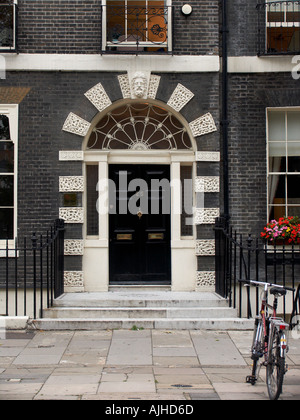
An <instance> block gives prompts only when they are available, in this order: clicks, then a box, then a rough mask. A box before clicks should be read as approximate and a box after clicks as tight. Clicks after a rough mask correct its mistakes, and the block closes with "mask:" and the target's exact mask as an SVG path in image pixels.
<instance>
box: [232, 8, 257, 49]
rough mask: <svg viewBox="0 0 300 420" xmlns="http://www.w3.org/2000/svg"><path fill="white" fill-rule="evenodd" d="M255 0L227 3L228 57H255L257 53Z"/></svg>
mask: <svg viewBox="0 0 300 420" xmlns="http://www.w3.org/2000/svg"><path fill="white" fill-rule="evenodd" d="M257 3H259V1H258V0H257V1H256V0H250V1H249V0H229V1H227V11H228V14H227V20H228V30H229V32H228V55H229V56H238V55H256V54H257V51H258V16H257V10H256V4H257Z"/></svg>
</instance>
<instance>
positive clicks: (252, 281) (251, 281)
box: [239, 280, 295, 292]
mask: <svg viewBox="0 0 300 420" xmlns="http://www.w3.org/2000/svg"><path fill="white" fill-rule="evenodd" d="M239 282H240V283H247V284H248V285H250V284H257V285H258V286H260V285H261V286H266V285H267V287H279V288H280V289H285V290H290V291H291V292H294V291H295V289H294V288H293V287H287V286H281V285H280V284H274V283H266V282H263V281H256V280H239Z"/></svg>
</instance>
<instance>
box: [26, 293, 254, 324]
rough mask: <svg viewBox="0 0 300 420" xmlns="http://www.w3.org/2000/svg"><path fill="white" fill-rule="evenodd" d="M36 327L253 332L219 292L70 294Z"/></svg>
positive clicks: (61, 299)
mask: <svg viewBox="0 0 300 420" xmlns="http://www.w3.org/2000/svg"><path fill="white" fill-rule="evenodd" d="M33 323H34V324H35V327H36V328H37V329H43V330H94V329H117V328H119V329H131V328H133V329H140V328H144V329H214V330H241V329H252V328H253V321H251V320H247V319H241V318H238V317H237V312H236V310H235V309H232V308H229V307H228V303H227V300H226V299H223V298H221V297H220V296H218V295H217V294H215V293H210V292H202V293H197V292H170V291H153V290H152V291H149V290H147V291H133V290H122V291H114V292H104V293H67V294H65V295H63V296H61V297H60V298H58V299H56V300H55V302H54V307H53V308H50V309H47V310H44V313H43V318H41V319H36V320H34V321H33Z"/></svg>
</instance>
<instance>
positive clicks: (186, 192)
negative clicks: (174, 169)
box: [180, 166, 193, 236]
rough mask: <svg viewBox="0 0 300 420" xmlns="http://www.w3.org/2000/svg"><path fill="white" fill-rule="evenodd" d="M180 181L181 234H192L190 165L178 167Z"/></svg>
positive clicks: (191, 177) (191, 178)
mask: <svg viewBox="0 0 300 420" xmlns="http://www.w3.org/2000/svg"><path fill="white" fill-rule="evenodd" d="M180 181H181V191H182V196H181V200H182V201H181V202H182V211H181V236H192V235H193V219H192V217H193V175H192V166H181V167H180Z"/></svg>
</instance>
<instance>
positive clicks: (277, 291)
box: [270, 287, 286, 296]
mask: <svg viewBox="0 0 300 420" xmlns="http://www.w3.org/2000/svg"><path fill="white" fill-rule="evenodd" d="M270 293H271V295H279V296H285V295H286V290H285V289H281V288H280V287H271V289H270Z"/></svg>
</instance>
